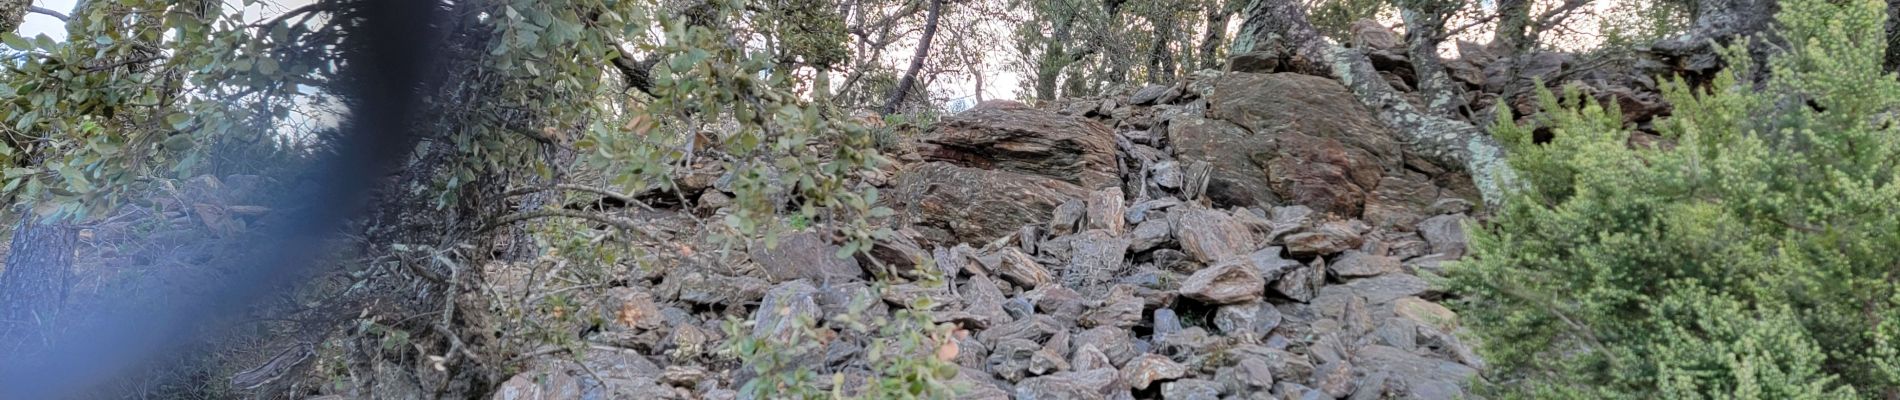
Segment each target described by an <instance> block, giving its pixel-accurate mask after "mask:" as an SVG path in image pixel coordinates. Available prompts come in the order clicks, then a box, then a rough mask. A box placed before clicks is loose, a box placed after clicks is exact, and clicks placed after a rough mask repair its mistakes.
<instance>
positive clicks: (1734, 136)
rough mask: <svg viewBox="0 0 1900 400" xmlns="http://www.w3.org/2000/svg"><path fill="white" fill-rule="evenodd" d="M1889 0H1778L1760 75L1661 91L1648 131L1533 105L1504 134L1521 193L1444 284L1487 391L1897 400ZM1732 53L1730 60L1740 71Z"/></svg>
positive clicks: (1896, 218) (1898, 92)
mask: <svg viewBox="0 0 1900 400" xmlns="http://www.w3.org/2000/svg"><path fill="white" fill-rule="evenodd" d="M1884 13H1885V4H1883V3H1881V2H1878V1H1870V0H1847V1H1826V0H1791V1H1786V2H1782V12H1781V13H1780V14H1779V15H1778V16H1777V19H1778V29H1780V33H1781V35H1782V37H1783V38H1785V39H1786V40H1787V45H1786V46H1785V48H1783V50H1782V52H1781V53H1779V54H1778V55H1776V56H1775V57H1773V58H1772V59H1771V61H1770V62H1769V63H1768V64H1767V67H1768V68H1769V78H1767V80H1766V81H1764V82H1753V83H1750V82H1738V79H1737V77H1738V76H1748V75H1747V73H1746V71H1743V70H1744V69H1747V64H1749V63H1748V62H1745V61H1743V62H1735V63H1731V64H1735V66H1734V67H1732V68H1730V70H1729V71H1728V72H1726V73H1725V74H1724V75H1723V76H1721V77H1718V78H1717V79H1716V82H1715V83H1713V84H1712V85H1710V86H1709V87H1693V88H1692V87H1689V86H1687V85H1686V84H1683V83H1681V82H1680V81H1678V82H1675V83H1673V84H1670V85H1667V87H1666V88H1665V92H1666V96H1667V98H1668V100H1669V101H1670V102H1671V104H1673V105H1674V107H1675V109H1674V112H1673V114H1674V115H1673V116H1672V117H1670V118H1668V119H1665V120H1662V121H1659V122H1658V123H1657V124H1656V128H1657V130H1658V131H1659V132H1660V133H1661V134H1662V135H1663V137H1664V138H1666V139H1667V142H1669V143H1672V144H1673V145H1664V146H1658V147H1659V148H1651V147H1642V146H1634V147H1638V148H1632V147H1633V146H1630V145H1627V144H1626V140H1627V138H1628V137H1629V135H1630V133H1631V132H1630V131H1629V130H1628V129H1627V128H1625V127H1624V126H1622V122H1621V119H1620V113H1619V112H1618V111H1617V110H1616V109H1615V108H1614V107H1613V106H1611V107H1607V108H1606V107H1603V106H1599V105H1597V104H1594V102H1586V101H1583V100H1582V98H1583V97H1582V96H1581V95H1576V94H1574V93H1573V94H1572V95H1570V96H1566V99H1565V100H1562V101H1560V100H1559V99H1558V98H1557V96H1555V95H1552V94H1550V93H1548V92H1546V93H1543V94H1542V97H1543V101H1544V103H1545V106H1546V107H1545V109H1549V110H1563V111H1556V112H1550V113H1546V114H1545V117H1544V118H1543V119H1542V120H1541V121H1539V124H1541V125H1542V126H1544V127H1548V128H1550V129H1552V132H1554V134H1555V135H1554V137H1555V138H1554V139H1553V140H1552V141H1551V142H1549V143H1545V144H1534V143H1532V139H1531V130H1532V128H1533V127H1531V126H1523V125H1514V124H1512V123H1510V122H1508V121H1506V122H1503V123H1501V124H1500V125H1499V126H1500V127H1499V128H1498V130H1497V132H1496V133H1497V135H1498V136H1499V138H1500V139H1501V140H1503V141H1505V142H1507V143H1510V145H1511V146H1512V147H1511V149H1510V150H1511V151H1512V158H1511V163H1512V165H1513V166H1514V167H1516V168H1517V169H1518V170H1519V173H1520V176H1521V177H1524V178H1525V182H1526V185H1525V187H1523V188H1521V190H1518V191H1517V192H1516V193H1514V194H1513V195H1512V197H1511V198H1510V199H1509V200H1508V201H1507V204H1506V205H1505V206H1504V207H1503V208H1502V210H1501V211H1500V212H1499V214H1498V215H1497V216H1496V218H1495V219H1493V220H1492V223H1491V224H1490V226H1487V227H1485V228H1484V229H1478V230H1475V233H1474V234H1473V239H1472V251H1473V253H1472V254H1473V256H1472V257H1471V259H1470V260H1469V261H1466V262H1461V263H1459V264H1458V265H1456V266H1454V267H1453V269H1452V272H1451V273H1450V274H1449V276H1450V278H1449V281H1448V284H1449V286H1450V289H1451V290H1452V291H1453V292H1454V293H1457V294H1459V295H1460V296H1461V298H1462V300H1461V301H1460V303H1461V304H1460V308H1461V309H1462V313H1463V314H1464V316H1465V317H1464V318H1463V320H1464V321H1465V322H1466V323H1467V324H1468V325H1469V326H1470V327H1471V329H1472V331H1473V333H1474V334H1475V336H1476V339H1479V340H1481V342H1482V344H1483V345H1482V346H1481V349H1482V352H1483V354H1484V355H1485V356H1486V357H1487V361H1489V362H1490V363H1491V365H1492V366H1493V367H1494V368H1493V370H1492V371H1490V375H1489V376H1488V377H1487V379H1488V381H1489V383H1490V384H1491V385H1492V386H1493V389H1496V390H1497V391H1498V392H1499V396H1498V397H1506V398H1513V397H1529V398H1854V397H1879V396H1887V397H1889V398H1891V396H1894V395H1896V394H1897V393H1900V354H1897V353H1900V351H1897V350H1896V349H1895V346H1896V343H1895V341H1894V339H1895V337H1896V335H1900V294H1896V286H1900V251H1896V249H1900V213H1896V212H1895V210H1894V208H1895V207H1896V206H1900V185H1896V184H1895V182H1894V178H1895V170H1896V164H1900V137H1897V136H1895V135H1896V133H1900V127H1896V126H1894V123H1895V122H1896V121H1895V120H1896V117H1900V82H1896V81H1895V79H1894V77H1893V76H1890V75H1886V74H1884V73H1882V70H1881V57H1882V54H1883V51H1884V48H1885V47H1886V43H1885V42H1884V41H1883V38H1884V37H1885V36H1884V35H1883V24H1884V19H1885V14H1884ZM1741 51H1742V50H1740V47H1739V46H1738V47H1732V48H1730V49H1729V50H1728V54H1729V55H1730V57H1729V58H1730V59H1732V60H1746V59H1745V58H1742V57H1745V56H1742V54H1743V53H1741Z"/></svg>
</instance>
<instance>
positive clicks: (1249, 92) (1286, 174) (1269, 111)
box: [1168, 73, 1404, 218]
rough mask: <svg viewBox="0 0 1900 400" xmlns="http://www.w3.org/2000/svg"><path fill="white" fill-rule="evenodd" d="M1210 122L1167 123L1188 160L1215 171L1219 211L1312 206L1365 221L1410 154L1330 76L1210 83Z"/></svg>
mask: <svg viewBox="0 0 1900 400" xmlns="http://www.w3.org/2000/svg"><path fill="white" fill-rule="evenodd" d="M1207 100H1208V112H1207V117H1206V118H1201V117H1178V118H1175V119H1173V120H1171V121H1169V127H1168V135H1169V142H1170V143H1171V144H1172V145H1173V146H1174V148H1175V153H1176V154H1175V156H1176V157H1177V158H1178V159H1179V160H1181V161H1183V162H1191V161H1205V162H1207V163H1208V164H1210V165H1213V166H1214V170H1213V171H1212V173H1210V174H1209V175H1210V176H1209V179H1208V184H1207V186H1208V187H1207V192H1206V193H1207V196H1208V198H1209V199H1210V200H1213V202H1214V204H1216V205H1219V206H1259V207H1262V208H1265V207H1270V206H1273V205H1277V204H1279V203H1280V202H1282V201H1284V202H1289V203H1294V204H1304V205H1307V206H1310V207H1313V208H1314V209H1316V210H1319V211H1321V212H1328V213H1333V214H1338V215H1340V216H1344V217H1354V218H1356V217H1359V216H1360V214H1361V213H1362V212H1363V211H1364V209H1365V206H1366V199H1367V197H1368V195H1369V194H1370V193H1372V192H1373V191H1374V190H1375V189H1376V188H1377V187H1378V185H1379V183H1380V179H1382V178H1383V177H1384V176H1385V174H1386V173H1388V172H1395V171H1399V170H1401V169H1402V165H1403V162H1404V155H1403V152H1402V151H1401V148H1400V146H1399V142H1398V141H1397V140H1396V139H1394V137H1393V135H1392V133H1391V131H1390V129H1387V128H1386V127H1385V125H1384V124H1382V123H1381V122H1379V120H1378V119H1377V118H1375V117H1374V116H1373V114H1372V113H1371V112H1370V111H1368V110H1367V109H1366V107H1365V106H1363V105H1361V104H1360V103H1359V100H1358V99H1357V98H1355V97H1353V95H1352V93H1350V92H1348V91H1347V90H1346V88H1345V87H1344V86H1341V85H1340V84H1339V83H1338V82H1336V81H1334V80H1331V79H1326V78H1322V77H1316V76H1310V75H1301V74H1292V73H1275V74H1254V73H1230V74H1226V75H1223V76H1221V77H1220V78H1218V79H1217V80H1216V81H1215V82H1213V84H1212V93H1211V94H1210V95H1209V96H1208V98H1207Z"/></svg>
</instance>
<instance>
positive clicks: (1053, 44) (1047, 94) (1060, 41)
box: [1036, 14, 1075, 101]
mask: <svg viewBox="0 0 1900 400" xmlns="http://www.w3.org/2000/svg"><path fill="white" fill-rule="evenodd" d="M1074 23H1075V15H1074V14H1064V15H1058V16H1056V17H1055V21H1054V26H1053V27H1051V28H1052V29H1051V34H1050V35H1049V38H1048V39H1045V40H1048V42H1046V43H1043V49H1042V62H1041V63H1038V65H1037V66H1036V100H1042V101H1049V100H1055V99H1056V84H1057V82H1058V80H1059V78H1061V77H1062V69H1063V68H1067V67H1068V66H1069V64H1071V63H1074V62H1075V61H1074V59H1073V58H1071V56H1069V55H1068V54H1066V53H1065V52H1064V51H1063V49H1065V48H1066V46H1067V45H1068V43H1069V36H1070V35H1071V34H1072V33H1073V29H1075V27H1074V26H1073V25H1074Z"/></svg>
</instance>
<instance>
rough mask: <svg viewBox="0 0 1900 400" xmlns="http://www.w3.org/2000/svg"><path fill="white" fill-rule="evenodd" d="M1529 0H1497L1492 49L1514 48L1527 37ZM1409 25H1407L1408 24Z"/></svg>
mask: <svg viewBox="0 0 1900 400" xmlns="http://www.w3.org/2000/svg"><path fill="white" fill-rule="evenodd" d="M1530 25H1531V1H1530V0H1498V30H1497V31H1496V32H1492V33H1491V45H1490V47H1491V48H1493V49H1516V48H1518V46H1519V45H1520V44H1522V43H1523V42H1524V41H1525V40H1527V39H1528V38H1529V32H1526V31H1525V30H1526V29H1528V28H1529V27H1530ZM1408 26H1409V25H1408Z"/></svg>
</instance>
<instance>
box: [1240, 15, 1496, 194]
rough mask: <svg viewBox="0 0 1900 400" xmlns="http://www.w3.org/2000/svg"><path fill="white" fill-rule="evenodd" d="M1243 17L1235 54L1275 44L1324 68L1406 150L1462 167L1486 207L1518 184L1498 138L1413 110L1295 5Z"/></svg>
mask: <svg viewBox="0 0 1900 400" xmlns="http://www.w3.org/2000/svg"><path fill="white" fill-rule="evenodd" d="M1246 16H1247V19H1246V22H1245V23H1243V24H1242V25H1241V32H1242V35H1241V36H1240V37H1238V38H1235V46H1234V47H1235V50H1234V52H1235V53H1236V54H1238V53H1244V52H1247V51H1252V50H1253V48H1254V47H1256V46H1261V44H1263V43H1268V42H1272V41H1278V42H1280V43H1282V44H1284V46H1285V47H1286V48H1287V49H1289V51H1291V52H1292V53H1293V56H1294V58H1295V59H1296V60H1303V61H1305V62H1310V63H1315V64H1319V65H1323V66H1325V67H1326V69H1328V70H1329V73H1330V74H1332V76H1333V78H1334V79H1338V80H1339V82H1340V83H1341V84H1344V85H1345V86H1346V88H1347V89H1349V90H1351V91H1352V93H1353V96H1354V97H1357V98H1358V99H1359V102H1360V103H1362V104H1365V105H1366V106H1367V107H1369V108H1371V109H1373V111H1375V112H1376V113H1377V115H1378V116H1379V119H1380V120H1381V121H1383V122H1385V124H1386V126H1388V127H1390V128H1391V129H1392V130H1393V131H1395V133H1397V134H1398V135H1399V141H1400V142H1401V143H1404V144H1405V146H1406V150H1409V151H1411V152H1413V153H1414V154H1417V155H1419V156H1420V157H1423V158H1425V159H1427V160H1431V161H1433V162H1436V163H1439V164H1442V165H1450V166H1461V167H1463V168H1464V170H1465V171H1466V172H1468V173H1470V174H1471V180H1472V182H1473V183H1476V184H1477V186H1478V191H1479V192H1480V193H1481V194H1482V195H1483V196H1484V202H1485V204H1486V205H1487V206H1497V205H1498V204H1499V202H1501V201H1502V200H1503V195H1504V190H1505V188H1507V187H1510V186H1514V185H1516V183H1515V181H1516V172H1515V171H1512V170H1511V167H1510V166H1509V165H1507V164H1505V162H1504V149H1503V147H1501V146H1499V145H1498V142H1497V139H1494V138H1492V137H1491V136H1490V135H1486V134H1485V133H1484V132H1483V131H1482V130H1479V129H1478V128H1477V127H1476V126H1472V125H1471V124H1468V123H1465V122H1462V121H1458V120H1453V119H1449V118H1445V117H1440V116H1436V115H1431V114H1429V113H1426V112H1422V111H1419V110H1418V109H1415V108H1412V104H1411V103H1409V102H1406V100H1405V98H1404V97H1402V96H1400V94H1399V92H1398V91H1397V90H1393V89H1392V86H1391V85H1390V84H1388V83H1386V81H1385V79H1382V78H1380V77H1379V73H1378V71H1377V70H1374V69H1373V68H1372V61H1371V60H1369V59H1367V58H1366V56H1365V54H1363V53H1360V52H1359V51H1358V50H1354V49H1348V48H1345V47H1341V46H1339V45H1337V44H1333V43H1330V42H1327V41H1325V40H1322V39H1321V38H1320V34H1319V31H1318V30H1315V29H1313V24H1312V23H1311V22H1308V21H1307V19H1306V10H1304V9H1302V8H1301V7H1300V3H1299V2H1298V0H1252V3H1249V4H1248V5H1247V9H1246ZM1261 48H1263V49H1266V48H1271V46H1265V47H1261Z"/></svg>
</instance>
